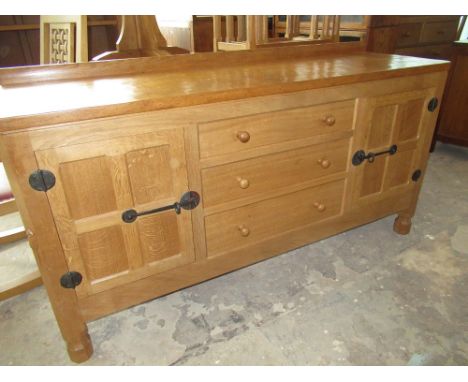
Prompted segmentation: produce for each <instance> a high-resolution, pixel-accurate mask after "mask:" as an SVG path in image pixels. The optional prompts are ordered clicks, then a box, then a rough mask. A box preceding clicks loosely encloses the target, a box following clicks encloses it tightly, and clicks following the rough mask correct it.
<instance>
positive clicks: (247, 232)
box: [237, 224, 250, 237]
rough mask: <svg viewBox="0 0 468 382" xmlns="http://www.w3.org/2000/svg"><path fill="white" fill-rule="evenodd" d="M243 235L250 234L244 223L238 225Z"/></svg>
mask: <svg viewBox="0 0 468 382" xmlns="http://www.w3.org/2000/svg"><path fill="white" fill-rule="evenodd" d="M237 228H238V229H239V232H240V234H241V235H242V236H244V237H247V236H249V235H250V230H249V229H248V228H247V227H246V226H245V225H243V224H241V225H240V226H238V227H237Z"/></svg>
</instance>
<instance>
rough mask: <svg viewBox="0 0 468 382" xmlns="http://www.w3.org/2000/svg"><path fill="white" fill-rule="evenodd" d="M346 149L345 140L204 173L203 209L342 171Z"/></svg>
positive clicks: (246, 161) (343, 169)
mask: <svg viewBox="0 0 468 382" xmlns="http://www.w3.org/2000/svg"><path fill="white" fill-rule="evenodd" d="M348 147H349V140H348V139H346V140H340V141H335V142H330V143H326V144H321V145H315V146H308V147H303V148H300V149H296V150H290V151H285V152H281V153H276V154H271V155H265V156H262V157H259V158H253V159H248V160H243V161H240V162H235V163H230V164H225V165H221V166H216V167H211V168H208V169H204V170H203V171H202V181H203V196H204V197H203V200H204V206H205V207H210V206H213V205H217V204H222V203H224V202H230V201H232V200H235V199H241V198H245V197H249V196H254V195H260V194H262V193H268V191H270V190H275V189H278V188H282V187H288V186H292V185H295V184H300V183H305V182H307V181H310V180H313V179H316V178H320V177H324V176H327V175H331V174H335V173H337V172H341V171H345V170H346V160H347V156H348Z"/></svg>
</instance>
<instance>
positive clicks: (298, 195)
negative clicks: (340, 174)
mask: <svg viewBox="0 0 468 382" xmlns="http://www.w3.org/2000/svg"><path fill="white" fill-rule="evenodd" d="M343 190H344V180H339V181H335V182H332V183H328V184H324V185H321V186H317V187H311V188H307V189H304V190H301V191H297V192H293V193H291V194H287V195H283V196H279V197H276V198H272V199H268V200H263V201H261V202H257V203H253V204H250V205H247V206H245V207H241V208H236V209H233V210H229V211H225V212H221V213H218V214H214V215H210V216H207V217H205V228H206V240H207V250H208V256H216V255H220V254H223V253H226V252H229V251H232V250H235V249H238V248H242V247H246V246H249V245H253V244H254V243H257V242H260V241H263V240H267V239H268V238H271V237H274V236H276V235H280V234H284V233H286V232H287V231H290V230H293V229H296V228H299V227H302V226H305V225H308V224H311V223H315V222H320V221H321V220H324V219H327V218H329V217H332V216H335V215H339V214H340V213H341V206H342V199H343Z"/></svg>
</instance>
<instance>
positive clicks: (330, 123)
mask: <svg viewBox="0 0 468 382" xmlns="http://www.w3.org/2000/svg"><path fill="white" fill-rule="evenodd" d="M323 122H325V124H326V125H328V126H333V125H334V124H335V122H336V118H335V117H334V116H333V115H326V116H325V117H323Z"/></svg>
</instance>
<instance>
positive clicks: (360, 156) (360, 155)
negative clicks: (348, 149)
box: [353, 145, 398, 166]
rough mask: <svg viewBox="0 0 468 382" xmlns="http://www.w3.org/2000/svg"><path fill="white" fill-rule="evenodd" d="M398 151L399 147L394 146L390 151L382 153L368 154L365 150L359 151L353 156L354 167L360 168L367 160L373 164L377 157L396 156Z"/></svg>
mask: <svg viewBox="0 0 468 382" xmlns="http://www.w3.org/2000/svg"><path fill="white" fill-rule="evenodd" d="M397 150H398V146H397V145H392V146H390V148H389V149H388V150H385V151H380V152H378V153H373V152H369V153H367V154H366V153H365V151H364V150H358V151H356V152H355V153H354V155H353V165H355V166H359V165H360V164H361V163H362V162H364V161H365V160H367V161H368V162H369V163H372V162H374V161H375V157H377V156H379V155H384V154H390V155H393V154H396V152H397Z"/></svg>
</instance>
